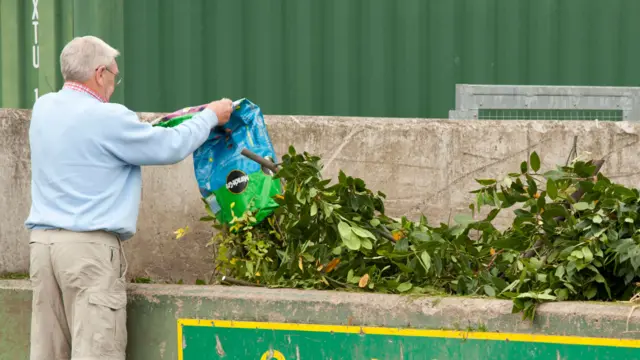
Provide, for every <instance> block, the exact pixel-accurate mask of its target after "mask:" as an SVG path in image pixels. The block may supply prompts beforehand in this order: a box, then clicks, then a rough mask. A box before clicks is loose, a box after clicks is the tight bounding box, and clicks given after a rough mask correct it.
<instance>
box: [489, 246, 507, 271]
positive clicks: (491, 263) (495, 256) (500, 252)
mask: <svg viewBox="0 0 640 360" xmlns="http://www.w3.org/2000/svg"><path fill="white" fill-rule="evenodd" d="M503 252H504V249H502V250H500V251H498V252H497V253H495V254H493V257H492V258H491V261H490V262H489V265H487V270H489V269H491V266H492V265H493V263H494V262H495V261H496V259H497V258H498V255H500V254H502V253H503Z"/></svg>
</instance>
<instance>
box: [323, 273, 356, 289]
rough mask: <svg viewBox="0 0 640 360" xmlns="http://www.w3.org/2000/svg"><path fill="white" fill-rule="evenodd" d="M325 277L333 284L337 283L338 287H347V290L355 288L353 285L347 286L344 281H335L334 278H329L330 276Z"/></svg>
mask: <svg viewBox="0 0 640 360" xmlns="http://www.w3.org/2000/svg"><path fill="white" fill-rule="evenodd" d="M324 277H325V278H327V279H329V280H331V281H332V282H334V283H336V284H338V285H340V286H342V287H346V288H348V287H351V288H352V287H354V286H353V285H350V284H347V283H343V282H342V281H338V280H336V279H334V278H332V277H329V276H327V275H325V276H324Z"/></svg>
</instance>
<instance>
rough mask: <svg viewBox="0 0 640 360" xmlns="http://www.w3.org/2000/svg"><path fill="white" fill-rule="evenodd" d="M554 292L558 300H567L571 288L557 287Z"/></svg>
mask: <svg viewBox="0 0 640 360" xmlns="http://www.w3.org/2000/svg"><path fill="white" fill-rule="evenodd" d="M554 293H555V294H556V296H557V297H558V301H565V300H567V299H568V298H569V290H567V289H556V290H555V291H554Z"/></svg>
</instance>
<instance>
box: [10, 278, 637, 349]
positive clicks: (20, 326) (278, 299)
mask: <svg viewBox="0 0 640 360" xmlns="http://www.w3.org/2000/svg"><path fill="white" fill-rule="evenodd" d="M30 299H31V291H30V290H29V285H28V283H27V282H26V281H17V280H14V281H0V321H2V323H3V324H4V325H3V326H2V327H0V360H5V359H7V360H9V359H10V360H22V359H27V358H28V356H27V354H28V348H29V328H30V326H29V323H30V306H31V303H30ZM511 306H512V304H511V302H510V301H504V300H486V299H473V298H454V297H444V298H434V297H421V298H415V297H409V296H397V295H380V294H352V293H345V292H336V291H300V290H282V289H280V290H268V289H263V288H242V287H222V286H180V285H133V284H131V285H129V304H128V308H127V311H128V316H127V328H128V338H129V345H128V357H127V359H129V360H147V359H148V360H161V359H177V358H178V357H177V336H176V335H177V334H176V331H177V330H176V328H177V326H176V325H177V321H178V319H181V318H191V319H202V320H233V321H257V322H278V323H294V324H325V325H352V326H375V327H392V328H412V329H436V330H461V331H471V332H474V331H481V332H497V333H515V334H546V335H559V336H578V337H596V338H611V339H640V309H639V310H638V311H635V312H633V313H631V314H630V310H631V305H629V304H623V303H619V304H603V303H574V302H563V303H547V304H543V305H541V306H540V307H539V309H538V312H537V316H536V318H535V320H534V321H533V322H531V321H524V320H522V316H521V314H512V313H511ZM627 321H628V323H627ZM246 334H247V335H248V337H249V338H251V331H247V332H246ZM309 338H313V335H309ZM273 339H275V335H274V336H273ZM250 340H251V339H250ZM206 341H207V342H209V343H213V344H214V345H213V346H212V347H214V346H215V340H214V339H206ZM252 341H253V340H252ZM269 341H270V340H269V339H266V343H263V344H256V343H250V344H236V345H235V346H244V347H246V349H247V350H253V348H254V347H256V346H268V345H269V344H268V343H269ZM293 341H296V340H295V339H294V340H293ZM183 345H184V344H183ZM194 345H195V344H194ZM220 345H221V348H224V349H226V350H227V351H229V348H231V347H233V346H234V345H233V343H226V342H224V339H222V343H221V344H220ZM584 345H595V344H594V343H593V342H589V341H588V340H585V343H584ZM324 346H326V347H328V348H329V347H331V346H332V345H331V344H329V343H326V344H324ZM458 346H463V345H458ZM466 346H467V347H471V348H472V349H471V350H473V349H476V350H475V351H476V352H477V351H478V350H481V348H476V347H475V346H474V345H466ZM526 346H528V350H527V353H528V354H529V356H531V357H520V358H534V357H533V356H532V354H534V353H535V351H536V350H535V349H536V344H533V343H532V344H526ZM440 347H443V344H442V343H441V344H440ZM636 347H637V348H638V349H635V350H629V351H632V352H633V354H634V355H636V356H632V357H626V358H627V359H631V358H637V357H638V355H639V354H638V353H639V352H640V341H636ZM344 350H345V351H346V350H347V349H344ZM443 350H445V351H446V352H448V351H450V354H453V353H455V351H454V350H455V349H454V347H452V348H450V349H446V348H445V349H443ZM585 351H587V352H588V349H585ZM591 351H592V353H591V354H590V355H589V354H587V356H586V357H583V359H595V358H600V359H604V358H609V357H598V355H593V352H594V349H591ZM634 351H635V352H634ZM595 352H597V351H595ZM569 353H575V352H574V351H573V350H569ZM210 355H212V354H210ZM413 355H414V356H409V357H407V358H408V359H411V358H414V359H415V358H420V359H423V358H424V357H416V356H415V354H413ZM494 355H495V357H490V356H484V355H483V354H477V353H476V355H475V357H467V358H465V360H470V359H476V358H477V359H489V358H492V359H498V358H499V359H503V358H506V357H499V356H497V354H494ZM561 355H562V356H560V355H558V358H562V359H576V358H578V357H573V356H569V357H565V356H566V354H561ZM201 358H203V359H204V358H210V357H208V356H205V354H202V357H201ZM245 358H252V359H253V358H255V359H257V358H258V357H245ZM288 358H289V357H287V359H288ZM298 358H300V357H298ZM317 358H319V357H313V356H311V357H307V356H303V357H302V359H317ZM379 358H380V359H382V358H398V359H399V358H400V357H394V356H393V355H392V354H383V355H380V356H379ZM437 358H438V359H454V358H455V359H458V357H454V356H451V357H449V356H444V357H437ZM516 358H518V357H517V356H513V357H510V359H516ZM546 358H548V357H546ZM553 358H554V359H555V358H556V357H555V356H554V357H553Z"/></svg>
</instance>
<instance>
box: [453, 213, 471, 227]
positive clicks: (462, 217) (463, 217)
mask: <svg viewBox="0 0 640 360" xmlns="http://www.w3.org/2000/svg"><path fill="white" fill-rule="evenodd" d="M453 220H454V221H455V222H456V223H458V224H460V225H463V226H466V225H469V224H471V223H472V222H474V220H473V218H472V217H471V215H469V214H458V215H456V216H454V218H453Z"/></svg>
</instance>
